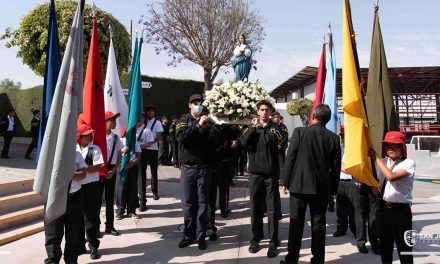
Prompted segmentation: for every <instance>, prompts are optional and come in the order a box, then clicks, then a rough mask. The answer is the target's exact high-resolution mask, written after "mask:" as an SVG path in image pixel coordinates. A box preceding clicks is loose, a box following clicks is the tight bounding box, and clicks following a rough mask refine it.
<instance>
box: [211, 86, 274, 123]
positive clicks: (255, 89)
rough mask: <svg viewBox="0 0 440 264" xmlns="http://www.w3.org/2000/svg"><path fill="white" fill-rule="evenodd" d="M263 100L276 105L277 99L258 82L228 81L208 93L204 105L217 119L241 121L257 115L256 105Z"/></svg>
mask: <svg viewBox="0 0 440 264" xmlns="http://www.w3.org/2000/svg"><path fill="white" fill-rule="evenodd" d="M263 99H266V100H268V101H270V102H271V103H272V104H274V103H275V99H274V98H272V97H270V95H269V94H268V93H267V91H266V90H265V89H264V88H263V87H262V86H261V84H260V83H259V82H258V81H257V82H256V83H251V82H248V81H247V80H245V81H238V82H233V81H227V82H224V83H222V84H220V85H214V87H213V88H212V89H211V90H210V91H206V93H205V102H204V103H203V105H204V106H206V107H207V108H208V110H209V111H210V112H211V115H212V116H214V117H216V118H217V119H223V120H225V119H228V120H229V121H239V120H244V119H250V118H251V117H252V115H255V114H256V113H257V112H256V111H257V109H256V108H257V107H256V105H257V103H258V101H260V100H263Z"/></svg>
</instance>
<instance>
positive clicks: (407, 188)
mask: <svg viewBox="0 0 440 264" xmlns="http://www.w3.org/2000/svg"><path fill="white" fill-rule="evenodd" d="M383 161H384V162H385V163H386V165H387V167H388V168H391V166H392V165H391V163H390V159H389V158H386V159H384V160H383ZM415 169H416V164H415V162H414V161H413V160H412V159H406V160H404V161H402V162H400V163H399V164H397V165H396V166H394V168H393V170H392V171H393V172H395V171H397V170H404V171H406V172H408V175H407V176H404V177H402V178H400V179H398V180H396V181H393V182H390V181H388V182H387V184H386V185H385V190H384V194H383V199H384V200H385V201H387V202H390V203H411V202H412V189H413V182H414V174H415ZM377 177H378V178H379V180H380V186H382V184H383V180H384V176H383V174H382V172H381V171H380V170H379V169H378V170H377Z"/></svg>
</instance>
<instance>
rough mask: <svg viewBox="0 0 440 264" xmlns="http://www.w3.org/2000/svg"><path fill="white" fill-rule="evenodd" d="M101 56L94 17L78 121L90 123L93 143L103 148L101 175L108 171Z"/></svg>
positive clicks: (94, 18)
mask: <svg viewBox="0 0 440 264" xmlns="http://www.w3.org/2000/svg"><path fill="white" fill-rule="evenodd" d="M102 79H103V78H102V69H101V57H100V50H99V43H98V30H97V26H96V17H93V32H92V40H91V41H90V50H89V59H88V62H87V72H86V77H85V81H84V92H83V113H82V114H81V116H80V119H79V120H78V123H81V122H85V123H87V124H89V125H90V126H91V127H92V128H93V130H95V133H94V135H93V144H95V145H97V146H98V147H100V148H101V151H102V156H103V158H104V162H105V166H104V167H102V168H101V169H100V170H99V176H101V177H102V176H104V175H105V174H106V173H107V140H106V133H105V110H104V86H103V80H102Z"/></svg>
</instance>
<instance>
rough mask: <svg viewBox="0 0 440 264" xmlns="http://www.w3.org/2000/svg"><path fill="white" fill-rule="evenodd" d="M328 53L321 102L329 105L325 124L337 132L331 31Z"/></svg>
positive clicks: (333, 49)
mask: <svg viewBox="0 0 440 264" xmlns="http://www.w3.org/2000/svg"><path fill="white" fill-rule="evenodd" d="M328 47H329V54H330V56H329V57H328V59H327V62H326V67H327V74H326V76H325V86H324V98H323V103H324V104H326V105H328V106H330V109H331V110H332V115H331V118H330V121H329V122H328V123H327V125H326V126H325V127H326V128H327V129H328V130H330V131H332V132H333V133H338V97H337V96H336V56H335V47H334V46H333V39H332V33H329V44H328Z"/></svg>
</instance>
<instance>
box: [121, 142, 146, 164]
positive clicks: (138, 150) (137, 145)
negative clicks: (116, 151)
mask: <svg viewBox="0 0 440 264" xmlns="http://www.w3.org/2000/svg"><path fill="white" fill-rule="evenodd" d="M121 140H122V143H123V144H124V146H125V143H126V142H127V139H126V138H125V137H124V138H121ZM134 146H135V147H134V152H136V153H141V152H142V150H141V144H139V142H138V141H136V143H135V145H134ZM135 159H136V155H132V156H131V157H130V160H135Z"/></svg>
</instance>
